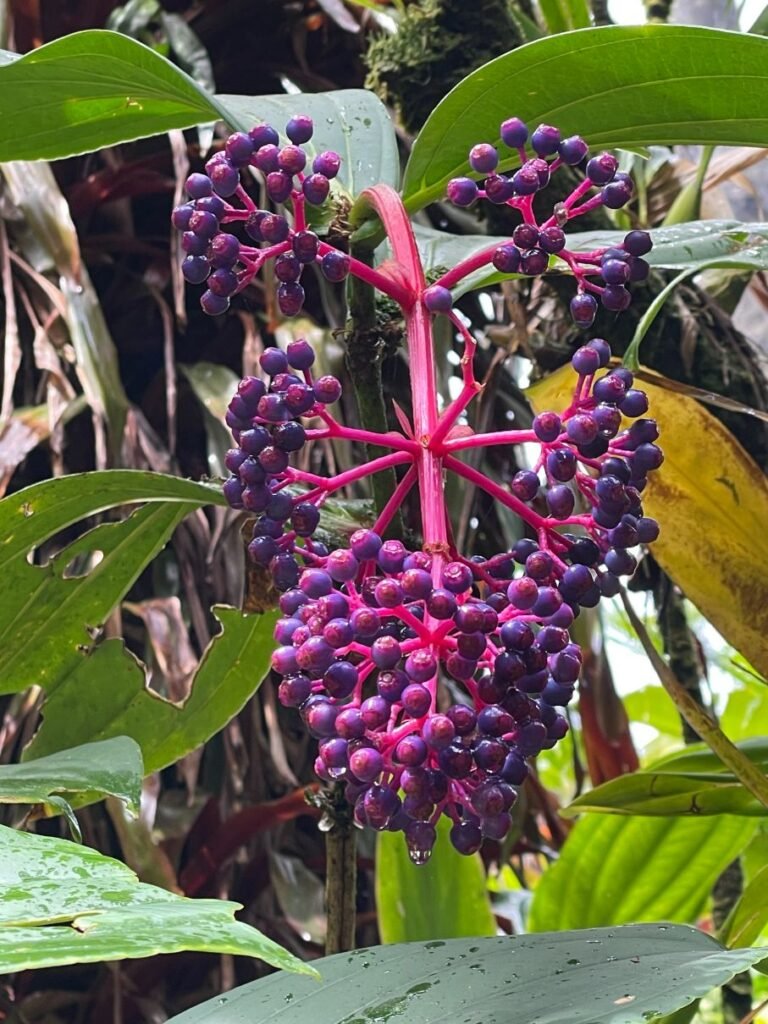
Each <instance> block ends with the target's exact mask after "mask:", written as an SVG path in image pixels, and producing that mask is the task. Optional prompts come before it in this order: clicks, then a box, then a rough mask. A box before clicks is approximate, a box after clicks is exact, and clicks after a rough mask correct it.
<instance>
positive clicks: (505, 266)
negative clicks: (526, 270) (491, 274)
mask: <svg viewBox="0 0 768 1024" xmlns="http://www.w3.org/2000/svg"><path fill="white" fill-rule="evenodd" d="M492 262H493V265H494V267H495V268H496V269H497V270H498V271H500V273H502V274H516V273H517V271H518V270H519V268H520V250H519V249H518V248H517V247H516V246H514V245H512V244H511V243H510V242H505V243H504V244H503V245H500V246H499V247H498V249H497V250H496V252H495V253H494V254H493V261H492Z"/></svg>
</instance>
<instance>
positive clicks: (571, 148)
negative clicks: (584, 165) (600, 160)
mask: <svg viewBox="0 0 768 1024" xmlns="http://www.w3.org/2000/svg"><path fill="white" fill-rule="evenodd" d="M557 152H558V153H559V154H560V159H561V160H562V161H563V163H564V164H568V165H569V166H570V167H575V166H576V165H577V164H580V163H581V161H582V160H583V159H584V157H585V156H586V155H587V153H588V152H589V147H588V146H587V144H586V142H585V141H584V139H582V137H581V136H580V135H571V137H570V138H568V139H563V141H562V142H561V143H560V145H559V146H558V147H557Z"/></svg>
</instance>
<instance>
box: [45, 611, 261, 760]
mask: <svg viewBox="0 0 768 1024" xmlns="http://www.w3.org/2000/svg"><path fill="white" fill-rule="evenodd" d="M213 612H214V615H215V616H216V618H217V619H218V621H219V622H220V624H221V631H220V632H219V633H218V634H217V636H215V637H214V638H213V640H212V641H211V643H210V645H209V647H208V649H207V650H206V652H205V653H204V655H203V658H202V661H201V662H200V665H199V667H198V669H197V672H196V673H195V676H194V678H193V680H192V682H191V692H190V694H189V696H188V697H187V699H186V700H185V701H184V703H183V704H175V703H173V702H172V701H169V700H166V699H165V698H163V697H161V696H160V695H159V694H158V693H156V692H155V691H154V690H151V689H149V688H148V686H147V680H146V676H145V670H144V666H143V665H142V664H141V663H140V662H138V661H137V660H136V659H135V658H134V657H133V656H132V655H131V654H130V653H129V652H127V651H126V650H125V647H124V645H123V641H122V640H118V639H111V640H106V641H104V642H103V643H101V644H99V645H98V646H97V647H96V648H95V649H94V650H92V651H91V652H90V653H88V654H86V655H85V656H82V657H81V659H80V662H79V664H78V666H77V667H76V668H75V669H74V670H73V671H72V672H71V673H69V674H68V675H67V676H66V678H65V679H64V680H62V681H61V682H60V683H59V685H58V686H57V687H56V689H55V690H54V691H53V692H52V693H51V694H50V696H49V697H48V700H47V701H46V704H45V706H44V709H43V723H42V725H41V726H40V729H39V730H38V732H37V735H36V736H35V738H34V739H33V740H32V743H31V744H30V746H29V747H28V748H27V750H26V751H25V756H26V757H41V756H43V755H46V754H50V753H52V752H53V751H57V750H62V749H64V748H65V747H67V746H69V745H71V744H72V743H73V742H78V741H84V740H86V739H88V738H93V739H106V738H107V737H111V736H120V735H125V736H131V737H133V739H134V740H135V741H136V742H137V743H138V744H139V746H140V747H141V751H142V755H143V757H144V771H145V773H146V774H149V773H150V772H155V771H159V770H160V769H161V768H165V767H167V766H168V765H170V764H174V763H175V762H176V761H178V760H179V758H181V757H183V756H184V755H185V754H188V753H189V752H190V751H192V750H194V749H195V748H196V747H199V746H200V744H201V743H205V741H206V740H208V739H210V738H211V736H213V734H214V733H216V732H218V731H219V730H220V729H222V728H223V727H224V726H225V725H226V724H227V722H229V721H230V720H231V719H232V718H234V716H235V715H236V714H237V713H238V712H239V711H241V710H242V708H243V706H244V705H245V703H246V701H247V700H248V699H249V698H250V697H251V696H253V694H254V693H255V692H256V690H257V689H258V688H259V686H260V685H261V683H262V681H263V680H264V678H265V677H266V675H267V673H268V671H269V663H270V657H271V654H272V648H273V646H274V644H273V641H272V631H273V629H274V624H275V620H276V614H275V613H272V612H270V613H267V614H264V615H243V614H242V612H240V611H238V610H237V609H236V608H226V607H223V606H220V605H216V606H214V608H213ZM105 679H108V680H109V687H106V686H105V685H104V680H105Z"/></svg>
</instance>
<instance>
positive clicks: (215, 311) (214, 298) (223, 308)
mask: <svg viewBox="0 0 768 1024" xmlns="http://www.w3.org/2000/svg"><path fill="white" fill-rule="evenodd" d="M200 305H201V307H202V310H203V312H204V313H207V314H208V316H220V315H221V314H222V313H226V312H227V310H228V309H229V299H228V298H226V297H225V296H224V295H216V294H215V292H211V291H207V292H203V294H202V295H201V296H200Z"/></svg>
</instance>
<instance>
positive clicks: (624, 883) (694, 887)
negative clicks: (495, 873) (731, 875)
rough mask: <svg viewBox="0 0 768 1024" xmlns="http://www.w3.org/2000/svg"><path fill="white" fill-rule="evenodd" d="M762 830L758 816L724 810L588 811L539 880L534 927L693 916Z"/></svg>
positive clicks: (530, 921) (545, 928)
mask: <svg viewBox="0 0 768 1024" xmlns="http://www.w3.org/2000/svg"><path fill="white" fill-rule="evenodd" d="M756 828H757V823H756V822H754V821H750V820H748V819H742V818H736V817H725V816H723V815H720V816H718V817H709V818H640V817H633V818H625V817H617V816H616V815H606V814H588V815H586V816H585V817H583V818H581V819H580V820H579V821H578V822H577V823H576V825H575V826H574V828H573V829H572V830H571V832H570V833H569V835H568V838H567V840H566V841H565V845H564V846H563V848H562V850H561V852H560V857H559V858H558V860H557V861H556V862H555V863H554V864H552V865H551V866H550V867H549V868H548V870H547V871H546V872H545V873H544V875H543V876H542V878H541V880H540V882H539V884H538V885H537V887H536V890H535V891H534V895H533V900H532V902H531V910H530V914H529V917H528V927H529V928H530V930H531V931H534V932H540V931H548V930H550V929H557V930H560V929H565V928H574V927H581V926H584V927H596V926H599V925H610V924H626V923H627V922H629V921H658V920H664V921H694V920H695V919H696V916H697V915H698V914H699V913H700V911H701V910H702V909H703V907H704V905H705V903H706V901H707V898H708V896H709V892H710V890H711V888H712V885H713V884H714V882H715V880H716V879H717V877H718V875H719V874H720V872H721V871H722V870H723V869H724V868H726V867H727V866H728V864H730V863H731V861H732V860H733V858H734V857H737V856H738V855H739V853H741V851H742V850H743V849H744V847H745V846H746V845H747V843H748V842H749V840H750V839H751V838H752V836H753V835H754V833H755V829H756ZM681 865H685V868H684V870H681V869H680V867H681ZM670 879H674V884H670Z"/></svg>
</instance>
